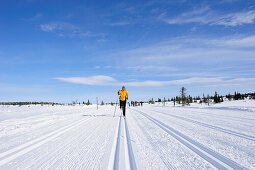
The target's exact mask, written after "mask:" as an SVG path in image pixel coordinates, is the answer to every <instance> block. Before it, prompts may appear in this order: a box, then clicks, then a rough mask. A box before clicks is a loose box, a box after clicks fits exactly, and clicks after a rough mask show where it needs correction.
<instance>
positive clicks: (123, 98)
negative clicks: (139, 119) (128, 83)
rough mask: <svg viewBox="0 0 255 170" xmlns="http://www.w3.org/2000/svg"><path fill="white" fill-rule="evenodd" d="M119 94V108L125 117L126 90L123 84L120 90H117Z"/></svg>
mask: <svg viewBox="0 0 255 170" xmlns="http://www.w3.org/2000/svg"><path fill="white" fill-rule="evenodd" d="M118 95H120V109H122V110H123V116H124V117H126V103H127V100H128V91H126V88H125V86H122V90H119V91H118Z"/></svg>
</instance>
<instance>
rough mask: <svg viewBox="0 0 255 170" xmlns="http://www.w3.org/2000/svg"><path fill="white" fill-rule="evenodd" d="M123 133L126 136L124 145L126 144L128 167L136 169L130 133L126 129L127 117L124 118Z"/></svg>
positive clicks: (132, 169)
mask: <svg viewBox="0 0 255 170" xmlns="http://www.w3.org/2000/svg"><path fill="white" fill-rule="evenodd" d="M124 127H125V130H124V133H125V136H126V145H127V152H128V160H129V167H130V169H131V170H136V169H137V168H136V163H135V158H134V153H133V150H132V143H131V140H130V135H129V130H128V123H127V119H126V118H124Z"/></svg>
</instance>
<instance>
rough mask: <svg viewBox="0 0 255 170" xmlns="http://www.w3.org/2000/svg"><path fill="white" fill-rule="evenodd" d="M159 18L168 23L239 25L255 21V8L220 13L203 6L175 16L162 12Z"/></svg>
mask: <svg viewBox="0 0 255 170" xmlns="http://www.w3.org/2000/svg"><path fill="white" fill-rule="evenodd" d="M159 18H160V19H161V20H163V21H164V22H166V23H168V24H185V23H200V24H209V25H224V26H239V25H244V24H252V23H254V21H255V10H249V11H242V12H235V13H228V14H219V13H216V12H215V11H213V10H211V9H210V8H209V7H203V8H200V9H195V10H192V11H189V12H185V13H182V14H181V15H179V16H177V17H175V18H167V17H166V16H165V14H161V15H160V16H159Z"/></svg>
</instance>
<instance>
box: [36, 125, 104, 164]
mask: <svg viewBox="0 0 255 170" xmlns="http://www.w3.org/2000/svg"><path fill="white" fill-rule="evenodd" d="M100 122H102V121H100ZM90 123H93V122H90ZM100 127H101V126H100ZM98 128H99V126H97V127H95V129H93V131H92V132H91V131H90V134H89V135H88V136H86V138H85V139H83V138H82V139H80V137H81V135H80V134H76V136H77V138H75V139H74V138H73V137H72V138H70V141H69V143H68V144H71V143H72V142H73V141H76V142H78V141H77V140H79V139H80V140H82V141H87V140H88V139H89V138H90V137H91V136H92V135H93V134H94V133H93V132H95V131H96V130H97V129H98ZM78 143H80V142H78ZM67 146H69V145H64V146H62V147H60V148H59V149H58V150H57V151H54V152H53V153H52V154H50V155H51V156H50V155H47V157H46V158H48V157H53V159H51V160H50V161H51V163H50V162H49V160H46V161H45V162H44V164H45V165H44V166H43V167H40V168H39V169H49V168H50V167H51V166H53V165H54V164H56V163H57V162H58V161H59V159H61V158H58V159H57V160H56V159H54V155H56V153H58V152H59V151H60V152H61V151H62V153H60V154H64V155H65V154H70V153H72V151H73V148H72V147H69V148H68V149H67V148H66V147H67ZM63 151H64V153H63ZM71 160H74V158H73V157H72V158H71ZM67 161H68V162H70V159H65V160H64V161H62V163H63V165H67V166H68V165H70V164H68V162H67ZM59 166H60V165H58V166H57V167H56V169H59Z"/></svg>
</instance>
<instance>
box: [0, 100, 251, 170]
mask: <svg viewBox="0 0 255 170" xmlns="http://www.w3.org/2000/svg"><path fill="white" fill-rule="evenodd" d="M114 110H115V106H99V110H97V109H96V106H95V105H92V106H40V105H38V106H30V107H28V106H21V107H18V106H0V169H156V170H158V169H255V152H254V151H255V101H254V100H242V101H230V102H224V103H222V104H216V105H211V106H206V105H201V104H191V105H190V106H185V107H182V106H179V105H177V106H176V107H174V106H173V103H166V105H165V106H162V104H154V105H149V104H145V105H144V106H143V107H130V108H128V109H127V118H126V119H124V118H123V117H120V109H119V108H118V107H117V110H116V116H115V117H113V114H114Z"/></svg>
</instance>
